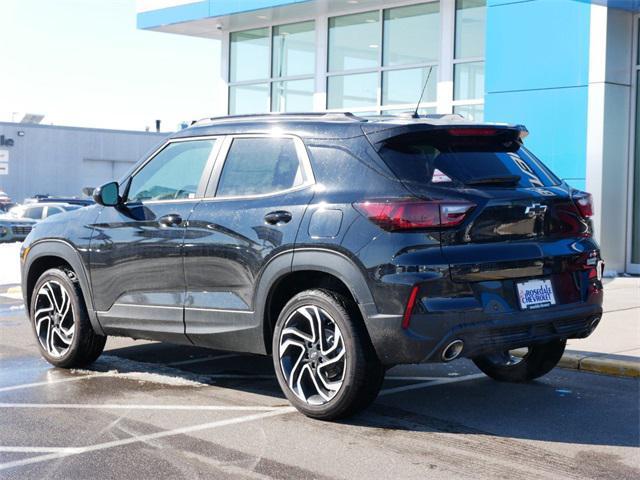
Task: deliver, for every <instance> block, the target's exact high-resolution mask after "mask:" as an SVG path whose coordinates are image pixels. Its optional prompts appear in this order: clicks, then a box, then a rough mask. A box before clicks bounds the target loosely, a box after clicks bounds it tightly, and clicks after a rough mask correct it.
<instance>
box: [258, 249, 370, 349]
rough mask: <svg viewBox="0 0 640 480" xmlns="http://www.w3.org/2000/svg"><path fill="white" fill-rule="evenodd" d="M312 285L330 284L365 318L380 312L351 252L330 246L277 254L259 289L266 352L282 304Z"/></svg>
mask: <svg viewBox="0 0 640 480" xmlns="http://www.w3.org/2000/svg"><path fill="white" fill-rule="evenodd" d="M309 288H327V289H330V290H333V291H337V292H338V293H341V294H343V295H345V296H347V297H349V298H351V299H352V300H353V301H354V302H355V303H356V305H357V306H358V309H359V311H360V315H361V316H362V319H363V320H365V328H366V318H367V317H368V316H370V315H374V314H376V313H377V308H376V305H375V302H374V300H373V296H372V295H371V291H370V290H369V287H368V285H367V282H366V279H365V274H364V272H363V269H361V268H360V267H359V266H357V265H356V263H355V261H354V260H352V259H351V258H349V257H348V256H347V255H345V254H343V253H340V252H337V251H334V250H328V249H311V248H309V249H307V248H304V249H299V250H295V251H292V252H287V253H284V254H281V255H279V256H278V257H276V258H274V259H273V260H272V261H271V262H270V263H269V264H268V265H267V267H266V268H265V269H264V271H263V273H262V275H261V277H260V281H259V284H258V289H257V290H256V299H255V306H256V314H257V318H259V319H261V321H262V326H263V335H264V344H265V351H266V353H270V352H271V339H272V335H273V326H274V325H275V322H276V320H277V315H278V312H279V311H280V309H281V307H282V306H284V304H286V302H287V301H288V300H289V299H290V298H291V297H292V296H293V295H295V294H297V293H299V292H301V291H304V290H307V289H309Z"/></svg>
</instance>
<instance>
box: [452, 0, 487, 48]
mask: <svg viewBox="0 0 640 480" xmlns="http://www.w3.org/2000/svg"><path fill="white" fill-rule="evenodd" d="M486 3H487V2H486V0H456V49H455V50H456V51H455V58H474V57H484V37H485V26H486V14H487V7H486Z"/></svg>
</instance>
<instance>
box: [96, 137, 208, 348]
mask: <svg viewBox="0 0 640 480" xmlns="http://www.w3.org/2000/svg"><path fill="white" fill-rule="evenodd" d="M215 153H216V139H215V138H206V139H199V140H187V141H185V140H173V141H170V142H169V143H168V144H167V145H166V146H164V148H162V149H160V151H159V152H157V153H156V154H155V155H153V156H152V157H151V158H150V160H149V161H147V162H146V163H144V164H143V165H142V167H140V168H139V169H138V170H137V171H134V173H133V175H132V176H131V177H130V178H129V179H128V180H127V181H125V182H124V188H123V191H122V192H121V195H123V197H124V201H125V203H124V205H123V206H121V207H118V208H113V207H104V208H103V209H102V211H101V212H100V215H99V217H98V219H97V221H96V225H95V232H94V234H93V238H92V241H91V283H92V287H93V296H94V302H95V308H96V310H97V311H98V319H99V321H100V323H101V325H102V327H103V328H104V330H105V332H106V333H112V334H122V335H126V336H131V337H140V338H150V339H158V340H170V341H185V342H186V341H187V339H186V337H185V336H184V317H183V311H184V292H185V282H184V265H183V259H182V245H183V242H184V235H185V229H186V224H187V221H188V219H189V216H190V215H191V212H192V210H193V209H194V208H195V206H196V205H197V203H198V201H200V198H201V197H202V195H203V193H204V189H205V187H206V181H207V179H208V175H209V173H210V170H211V168H212V166H213V159H214V156H215Z"/></svg>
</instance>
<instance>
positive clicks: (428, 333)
mask: <svg viewBox="0 0 640 480" xmlns="http://www.w3.org/2000/svg"><path fill="white" fill-rule="evenodd" d="M596 297H599V298H593V297H592V298H590V300H591V301H592V302H590V303H583V302H581V303H575V304H568V305H561V306H557V307H551V308H547V309H541V310H531V311H517V312H508V313H497V314H490V315H489V314H486V313H484V312H456V313H453V312H448V313H425V314H414V315H413V316H412V317H411V327H410V328H409V329H407V330H404V329H402V327H401V323H402V316H400V315H374V316H371V317H369V318H368V319H367V327H368V330H369V335H370V337H371V340H372V342H373V345H374V348H375V349H376V353H377V354H378V357H379V358H380V360H381V361H382V363H383V364H385V365H397V364H402V363H421V362H441V361H442V352H443V350H444V348H445V347H446V346H447V345H449V344H450V343H451V342H453V341H454V340H462V341H463V343H464V348H463V350H462V353H461V355H460V356H461V357H475V356H478V355H481V354H484V353H488V352H491V351H500V350H510V349H514V348H520V347H525V346H528V345H532V344H536V343H544V342H548V341H550V340H556V339H566V338H584V337H587V336H589V335H590V334H591V333H592V332H593V330H594V329H595V328H596V326H597V325H598V322H599V321H600V318H601V317H602V306H601V303H602V302H601V293H600V294H599V295H596Z"/></svg>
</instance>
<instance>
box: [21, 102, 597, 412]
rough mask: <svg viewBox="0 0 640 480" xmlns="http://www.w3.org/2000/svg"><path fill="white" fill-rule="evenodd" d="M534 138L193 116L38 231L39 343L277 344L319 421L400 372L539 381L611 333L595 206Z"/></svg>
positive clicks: (91, 348) (26, 255)
mask: <svg viewBox="0 0 640 480" xmlns="http://www.w3.org/2000/svg"><path fill="white" fill-rule="evenodd" d="M526 133H527V132H526V129H525V128H524V127H522V126H506V125H490V124H483V125H480V124H473V123H469V122H466V121H464V120H463V119H462V118H461V117H458V116H455V115H449V116H430V117H423V118H397V117H375V118H368V119H364V118H359V117H356V116H353V115H351V114H304V115H266V116H245V117H227V118H223V119H212V120H207V121H201V122H198V123H197V124H195V125H194V126H192V127H190V128H188V129H185V130H182V131H180V132H178V133H176V134H174V135H173V136H171V137H170V138H169V139H168V140H166V141H165V143H164V144H163V145H162V146H161V147H160V148H158V149H157V150H155V151H154V152H153V153H151V154H150V155H149V156H148V157H147V158H145V159H144V160H143V161H142V162H140V163H139V164H138V165H137V166H136V167H135V168H133V170H132V171H131V172H130V173H129V174H127V175H126V176H125V178H123V179H122V181H121V182H120V183H115V182H113V183H108V184H106V185H104V186H102V187H101V188H100V189H98V190H96V192H95V201H96V202H97V205H94V206H90V207H87V208H83V209H80V210H76V211H74V212H69V213H67V214H63V215H58V216H55V217H53V218H51V219H47V220H46V221H44V222H42V223H40V224H38V226H37V227H36V228H35V230H34V231H33V233H31V234H30V235H29V237H28V238H27V240H26V242H25V243H24V246H23V249H22V252H21V257H22V284H23V292H24V295H25V303H26V306H27V309H28V312H29V314H30V318H31V321H32V325H33V329H34V332H35V335H36V337H37V338H38V344H39V346H40V349H41V352H42V355H43V356H44V357H45V358H46V359H47V360H48V361H49V362H50V363H52V364H53V365H56V366H59V367H77V366H80V365H85V364H88V363H90V362H92V361H94V360H95V359H96V358H97V357H98V356H99V355H100V353H101V352H102V349H103V347H104V344H105V339H106V336H107V335H119V336H126V337H133V338H145V339H153V340H160V341H167V342H174V343H182V344H188V345H198V346H204V347H211V348H216V349H225V350H236V351H242V352H251V353H257V354H268V355H272V356H273V361H274V366H275V371H276V374H277V377H278V381H279V383H280V386H281V387H282V390H283V391H284V393H285V394H286V396H287V397H288V399H289V400H290V401H291V403H292V404H293V405H295V406H296V407H297V408H298V409H299V410H300V411H302V412H303V413H305V414H306V415H309V416H311V417H316V418H323V419H333V418H338V417H342V416H345V415H348V414H351V413H353V412H355V411H357V410H359V409H362V408H364V407H365V406H367V405H368V404H369V403H370V402H371V401H372V400H373V399H375V397H376V395H377V393H378V391H379V388H380V385H381V383H382V381H383V378H384V372H385V369H387V368H389V367H391V366H393V365H397V364H402V363H418V362H447V361H451V360H454V359H455V358H458V357H468V358H471V359H473V361H474V362H475V363H476V365H477V366H478V367H479V368H480V369H481V370H482V371H483V372H485V373H486V374H487V375H489V376H490V377H493V378H495V379H497V380H506V381H526V380H531V379H533V378H536V377H539V376H541V375H544V374H545V373H547V372H549V371H550V370H551V369H552V368H553V367H554V366H555V365H556V364H557V363H558V361H559V360H560V357H561V356H562V354H563V351H564V348H565V343H566V339H567V338H581V337H586V336H587V335H589V334H590V333H591V332H592V331H593V329H594V328H595V327H596V325H597V324H598V321H599V320H600V317H601V314H602V307H601V305H602V296H603V294H602V284H601V273H602V267H603V263H602V260H601V259H600V253H599V247H598V245H597V243H596V242H595V241H594V239H593V238H592V233H591V232H592V229H591V224H590V221H589V217H590V215H591V214H592V211H591V208H592V207H591V197H590V196H589V195H588V194H586V193H584V192H581V191H577V190H574V189H572V188H571V187H570V186H569V185H567V184H566V183H565V182H563V181H561V180H560V179H558V178H557V177H556V176H555V175H554V174H553V173H552V172H551V171H550V170H549V169H548V168H547V167H545V166H544V165H543V163H542V162H541V161H540V160H538V159H537V158H536V157H535V156H534V155H533V154H532V153H531V152H529V151H528V150H527V149H526V148H524V146H523V138H524V137H525V135H526ZM519 348H524V349H526V350H523V351H520V352H514V349H519Z"/></svg>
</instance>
